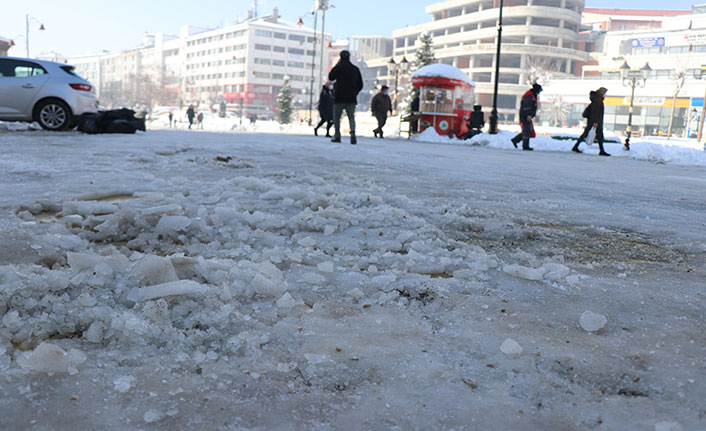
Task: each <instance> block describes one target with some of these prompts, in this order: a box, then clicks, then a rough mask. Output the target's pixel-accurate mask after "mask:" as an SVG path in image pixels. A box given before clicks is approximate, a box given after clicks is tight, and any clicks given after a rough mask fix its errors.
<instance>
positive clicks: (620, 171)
mask: <svg viewBox="0 0 706 431" xmlns="http://www.w3.org/2000/svg"><path fill="white" fill-rule="evenodd" d="M344 142H347V141H345V139H344ZM0 172H1V173H2V175H0V190H1V191H2V193H0V394H2V396H1V397H0V430H78V429H81V430H94V429H96V430H97V429H110V430H194V429H203V430H262V431H266V430H267V431H269V430H341V431H344V430H425V431H426V430H489V429H496V430H510V429H513V430H650V431H651V430H656V431H666V430H672V431H674V430H703V429H706V359H705V358H706V343H705V342H706V325H705V324H704V316H706V313H705V311H706V310H705V307H704V295H705V294H706V265H705V262H706V168H704V167H696V166H692V167H686V166H678V165H671V164H666V165H665V164H654V163H650V162H645V161H638V160H632V159H627V158H618V157H613V158H599V157H596V156H592V155H575V154H570V153H559V152H547V151H545V152H539V151H537V152H534V153H526V152H521V151H511V150H499V149H492V148H484V147H462V146H458V145H443V144H425V143H415V142H408V141H403V140H384V141H381V140H372V139H365V138H363V139H361V140H360V142H359V145H357V146H351V145H349V144H347V143H343V144H332V143H330V142H329V141H328V140H326V139H324V138H314V137H313V136H312V137H308V136H288V135H245V134H225V133H224V134H217V133H198V132H194V133H188V132H183V131H181V132H176V131H173V132H170V131H156V132H155V131H151V132H148V133H147V134H138V135H135V136H86V135H78V134H74V133H63V134H47V133H44V132H28V131H25V132H3V133H2V134H0Z"/></svg>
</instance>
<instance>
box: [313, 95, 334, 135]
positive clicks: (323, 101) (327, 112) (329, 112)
mask: <svg viewBox="0 0 706 431" xmlns="http://www.w3.org/2000/svg"><path fill="white" fill-rule="evenodd" d="M318 109H319V116H320V117H321V121H319V124H317V125H316V127H314V135H316V136H319V127H321V126H323V125H324V123H326V137H327V138H330V137H331V134H330V130H331V126H333V84H332V83H330V82H327V83H326V85H324V87H323V88H322V89H321V94H319V106H318Z"/></svg>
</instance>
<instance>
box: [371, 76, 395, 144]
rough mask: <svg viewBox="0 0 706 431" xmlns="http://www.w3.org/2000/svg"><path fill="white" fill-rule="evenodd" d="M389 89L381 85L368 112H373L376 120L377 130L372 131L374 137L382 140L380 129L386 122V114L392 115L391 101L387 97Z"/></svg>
mask: <svg viewBox="0 0 706 431" xmlns="http://www.w3.org/2000/svg"><path fill="white" fill-rule="evenodd" d="M389 90H390V87H388V86H387V85H383V86H382V87H380V92H379V93H378V94H376V95H375V97H373V100H372V102H370V110H371V111H372V112H373V115H374V116H375V119H377V120H378V128H377V129H375V130H373V133H374V134H375V137H376V138H377V137H380V138H382V137H383V136H382V128H383V127H384V126H385V123H386V122H387V113H388V112H389V113H390V115H392V99H390V96H389V95H388V92H389Z"/></svg>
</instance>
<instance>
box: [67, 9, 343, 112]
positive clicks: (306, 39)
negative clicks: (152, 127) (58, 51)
mask: <svg viewBox="0 0 706 431" xmlns="http://www.w3.org/2000/svg"><path fill="white" fill-rule="evenodd" d="M328 42H330V37H329V36H325V37H324V38H323V43H321V35H320V34H318V35H317V34H316V33H315V31H314V30H312V29H308V28H305V27H303V26H300V25H295V24H293V23H290V22H287V21H284V20H281V19H280V17H279V14H278V11H277V9H275V10H274V11H273V13H272V15H270V16H267V17H262V18H251V19H248V20H246V21H244V22H242V23H239V24H235V25H231V26H227V27H223V28H218V29H203V28H196V27H190V26H185V27H182V29H181V31H180V34H179V36H176V37H175V36H167V35H163V34H156V35H148V36H146V38H145V41H144V43H143V46H141V47H139V48H136V49H135V50H130V51H124V52H119V53H102V54H98V55H90V56H80V57H74V58H70V59H69V63H71V64H73V65H74V66H76V68H77V71H78V72H79V73H80V74H82V75H83V76H85V77H86V78H87V79H89V80H90V81H91V82H93V83H94V85H96V87H97V91H98V97H99V99H100V100H101V102H103V103H106V102H109V104H116V105H134V104H141V103H144V102H143V100H144V99H146V98H149V99H151V100H154V101H156V102H152V104H155V103H157V104H166V105H174V104H178V105H180V106H185V105H188V104H196V105H202V106H203V105H207V106H212V105H215V104H220V103H221V102H225V103H227V104H230V105H231V106H230V109H231V110H234V109H235V110H240V109H242V110H244V113H246V114H250V115H258V116H268V117H271V116H274V112H275V110H276V99H277V94H278V93H279V91H280V89H281V87H282V86H283V85H284V81H285V79H287V80H288V81H289V84H290V86H291V87H292V88H293V91H294V94H295V98H294V101H295V105H298V106H299V107H301V108H304V107H308V103H309V91H310V88H312V87H313V91H314V94H318V90H319V88H320V86H321V85H322V84H321V83H322V78H321V77H322V76H323V75H325V74H327V72H328V65H327V64H326V63H324V67H323V68H322V67H321V58H322V57H321V51H320V48H319V46H321V47H323V49H324V50H327V44H328ZM323 58H324V62H326V61H327V60H328V54H327V52H325V53H324V56H323ZM312 79H313V81H312ZM323 79H324V80H325V78H323ZM312 84H313V85H312ZM118 93H119V94H120V95H121V96H120V97H118V96H117V94H118ZM315 98H316V96H315ZM314 101H315V100H314Z"/></svg>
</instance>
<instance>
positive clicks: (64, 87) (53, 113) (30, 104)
mask: <svg viewBox="0 0 706 431" xmlns="http://www.w3.org/2000/svg"><path fill="white" fill-rule="evenodd" d="M97 111H98V99H97V98H96V95H95V92H94V89H93V85H91V83H90V82H88V81H86V80H85V79H83V78H82V77H80V76H78V74H76V72H75V71H74V67H73V66H71V65H68V64H64V63H55V62H53V61H43V60H30V59H24V58H14V57H0V120H2V121H26V122H32V121H36V122H37V123H39V125H40V126H42V127H43V128H44V129H46V130H54V131H60V130H69V129H71V128H73V127H75V126H76V117H78V116H79V115H81V114H85V113H95V112H97Z"/></svg>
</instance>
